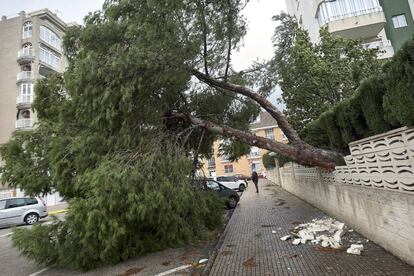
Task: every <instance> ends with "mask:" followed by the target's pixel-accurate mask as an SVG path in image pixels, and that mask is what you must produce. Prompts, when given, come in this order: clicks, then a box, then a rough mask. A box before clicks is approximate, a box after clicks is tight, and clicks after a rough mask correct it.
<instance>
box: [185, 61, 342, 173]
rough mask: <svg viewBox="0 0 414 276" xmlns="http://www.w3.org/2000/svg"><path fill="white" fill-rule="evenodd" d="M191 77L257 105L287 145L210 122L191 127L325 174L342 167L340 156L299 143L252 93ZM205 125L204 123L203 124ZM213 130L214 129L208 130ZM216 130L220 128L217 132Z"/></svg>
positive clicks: (287, 126)
mask: <svg viewBox="0 0 414 276" xmlns="http://www.w3.org/2000/svg"><path fill="white" fill-rule="evenodd" d="M192 73H193V75H194V76H195V77H197V78H198V79H199V80H200V81H202V82H204V83H206V84H208V85H210V86H212V87H214V88H220V89H225V90H228V91H232V92H234V93H237V94H240V95H244V96H246V97H249V98H250V99H252V100H254V101H255V102H257V103H258V104H259V105H260V106H261V107H262V108H264V109H265V110H266V111H267V112H269V114H270V115H271V116H272V117H273V118H274V119H275V120H276V121H277V123H278V126H279V127H280V128H281V129H282V131H283V133H284V134H285V135H286V137H287V138H288V140H289V142H290V144H289V145H287V144H284V143H279V142H275V141H273V140H270V139H266V138H263V137H258V136H256V135H252V134H249V133H245V132H241V131H238V130H236V129H232V128H229V127H221V126H218V125H215V124H214V123H212V122H208V121H202V120H200V119H197V118H194V117H190V118H192V120H190V121H191V123H192V124H193V125H198V126H199V127H202V128H205V129H207V130H209V131H212V132H215V133H217V134H221V135H223V136H226V137H229V138H233V139H236V140H238V141H241V142H244V143H246V144H249V145H251V146H257V147H259V148H264V149H267V150H270V151H273V152H277V153H280V154H282V155H284V156H287V157H289V158H290V159H292V160H293V161H295V162H297V163H299V164H303V165H309V166H318V167H322V168H325V169H328V170H334V169H335V164H336V162H339V163H343V156H342V155H341V154H339V153H337V152H333V151H328V150H323V149H319V148H315V147H313V146H311V145H309V144H307V143H305V142H304V141H302V140H301V139H300V137H299V135H298V133H297V132H296V131H295V130H294V129H293V128H292V126H291V125H290V124H289V122H288V121H287V119H286V117H285V116H284V115H283V114H282V112H280V111H279V110H278V109H277V108H276V107H275V106H274V105H273V104H272V103H271V102H270V101H268V100H267V99H266V98H265V97H263V96H262V95H260V94H258V93H256V92H255V91H253V90H251V89H249V88H247V87H243V86H240V85H237V84H232V83H228V82H225V81H219V80H216V79H214V78H212V77H210V76H208V75H206V74H203V73H202V72H200V71H198V70H195V69H194V70H192ZM203 122H204V123H203ZM211 126H214V127H211ZM218 128H222V129H221V130H219V129H218Z"/></svg>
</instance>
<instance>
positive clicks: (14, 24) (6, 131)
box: [0, 17, 22, 145]
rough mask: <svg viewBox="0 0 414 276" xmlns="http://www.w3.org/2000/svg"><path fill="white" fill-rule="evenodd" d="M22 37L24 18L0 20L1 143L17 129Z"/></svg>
mask: <svg viewBox="0 0 414 276" xmlns="http://www.w3.org/2000/svg"><path fill="white" fill-rule="evenodd" d="M21 37H22V18H21V17H15V18H13V19H9V20H6V19H5V18H4V17H3V18H2V21H0V68H1V73H0V145H1V144H4V143H5V142H7V140H8V139H9V138H10V135H11V133H12V132H13V131H14V130H15V122H16V112H17V109H16V93H17V86H16V76H17V73H18V72H19V64H18V63H17V51H18V49H19V48H20V40H21Z"/></svg>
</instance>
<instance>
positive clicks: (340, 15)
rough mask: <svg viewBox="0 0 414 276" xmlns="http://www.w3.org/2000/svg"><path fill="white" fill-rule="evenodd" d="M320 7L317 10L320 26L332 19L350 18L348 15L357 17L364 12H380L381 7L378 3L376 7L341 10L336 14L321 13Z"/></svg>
mask: <svg viewBox="0 0 414 276" xmlns="http://www.w3.org/2000/svg"><path fill="white" fill-rule="evenodd" d="M324 4H325V3H323V4H322V5H324ZM321 9H322V7H321V8H320V9H319V12H318V19H319V24H320V26H324V25H325V24H327V23H329V22H332V21H336V20H342V19H345V18H350V17H357V16H361V15H365V14H370V13H377V12H382V11H383V10H382V7H381V6H380V5H379V3H378V6H376V7H372V8H369V9H361V10H356V11H343V12H338V13H337V14H329V15H326V14H324V15H323V14H322V13H321Z"/></svg>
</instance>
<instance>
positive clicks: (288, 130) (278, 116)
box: [193, 70, 302, 143]
mask: <svg viewBox="0 0 414 276" xmlns="http://www.w3.org/2000/svg"><path fill="white" fill-rule="evenodd" d="M193 75H194V76H195V77H197V78H198V79H199V80H201V81H202V82H204V83H206V84H208V85H210V86H212V87H215V88H218V87H219V88H222V89H225V90H229V91H232V92H235V93H237V94H241V95H244V96H247V97H249V98H251V99H252V100H254V101H256V102H257V103H258V104H259V105H260V106H261V107H263V108H264V109H265V110H266V111H267V112H269V114H270V115H271V116H272V117H273V118H274V119H275V120H276V121H277V124H278V126H279V127H280V128H281V129H282V131H283V133H284V134H285V135H286V137H287V138H288V140H289V141H290V142H291V143H295V142H298V143H301V142H302V140H301V139H300V138H299V135H298V134H297V132H296V131H295V130H294V129H293V128H292V127H291V125H290V124H289V122H288V121H287V120H286V118H285V116H284V115H283V114H282V112H280V111H279V110H278V109H277V108H276V107H275V106H273V104H272V103H271V102H269V101H268V100H267V99H266V98H265V97H263V96H262V95H260V94H258V93H256V92H254V91H253V90H251V89H249V88H247V87H243V86H240V85H237V84H232V83H228V82H224V81H219V80H216V79H213V78H211V77H209V76H207V75H206V74H203V73H201V72H200V71H198V70H193Z"/></svg>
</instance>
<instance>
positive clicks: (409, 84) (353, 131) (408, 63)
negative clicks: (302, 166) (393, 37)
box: [300, 39, 414, 154]
mask: <svg viewBox="0 0 414 276" xmlns="http://www.w3.org/2000/svg"><path fill="white" fill-rule="evenodd" d="M412 125H414V39H413V40H410V41H408V42H407V43H406V44H405V45H404V46H403V47H402V48H401V49H400V51H398V52H397V53H396V54H395V56H394V57H393V58H392V59H391V60H390V61H389V62H388V63H386V64H385V65H384V68H383V74H382V75H380V76H374V77H371V78H370V79H367V80H365V81H364V82H362V83H361V85H360V86H359V87H358V88H357V89H356V91H355V94H354V95H352V96H351V97H350V98H348V99H345V100H344V101H342V102H340V103H338V104H337V105H336V106H334V107H333V108H331V109H329V110H328V111H326V112H324V113H323V114H321V116H319V118H318V119H317V120H315V121H313V122H311V123H309V124H308V125H307V126H306V127H305V128H304V129H302V131H301V132H300V136H301V137H302V138H303V139H304V141H306V142H307V143H309V144H312V145H314V146H318V147H321V148H329V149H332V150H336V151H339V152H342V153H345V154H348V153H349V152H348V151H349V149H348V144H349V143H350V142H352V141H355V140H359V139H362V138H365V137H369V136H372V135H375V134H379V133H383V132H386V131H389V130H391V129H394V128H398V127H402V126H412Z"/></svg>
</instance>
